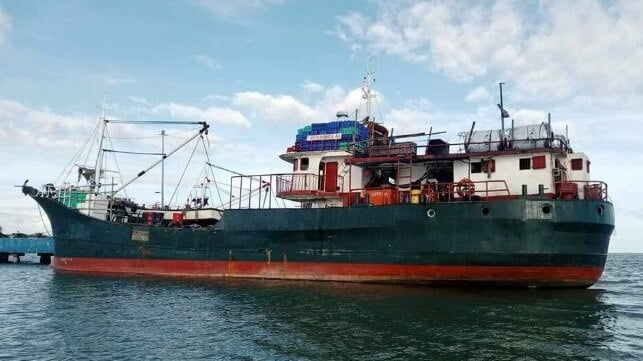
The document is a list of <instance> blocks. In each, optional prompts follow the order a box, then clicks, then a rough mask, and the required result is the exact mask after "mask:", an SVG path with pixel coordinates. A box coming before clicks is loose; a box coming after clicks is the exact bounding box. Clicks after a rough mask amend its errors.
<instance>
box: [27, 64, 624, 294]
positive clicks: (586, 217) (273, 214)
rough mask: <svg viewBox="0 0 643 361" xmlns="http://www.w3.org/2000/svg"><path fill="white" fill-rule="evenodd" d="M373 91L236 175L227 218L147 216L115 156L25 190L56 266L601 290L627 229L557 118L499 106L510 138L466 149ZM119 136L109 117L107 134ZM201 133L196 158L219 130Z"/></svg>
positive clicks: (190, 210) (474, 135)
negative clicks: (383, 111)
mask: <svg viewBox="0 0 643 361" xmlns="http://www.w3.org/2000/svg"><path fill="white" fill-rule="evenodd" d="M362 90H363V94H364V97H363V98H364V99H363V101H364V102H366V103H367V106H366V109H368V111H367V112H366V114H364V115H359V114H356V115H355V117H354V118H352V119H349V117H348V114H347V113H345V112H338V114H337V117H336V118H335V119H333V120H332V121H329V122H323V123H313V124H310V125H308V126H305V127H303V128H301V129H299V130H298V132H297V135H296V137H295V141H294V143H293V144H292V145H290V146H288V147H287V148H286V151H285V152H284V153H283V154H282V155H281V156H280V158H281V159H282V160H284V161H285V162H288V163H289V164H290V166H291V167H292V171H291V172H288V173H274V174H253V175H248V174H234V175H233V176H232V177H231V179H230V183H229V192H228V193H229V200H228V201H227V204H226V205H225V207H210V205H209V204H207V202H206V197H205V196H204V195H203V193H201V195H200V196H199V195H196V194H195V195H192V196H190V197H188V200H189V202H186V204H185V205H184V206H182V207H179V208H168V207H167V206H165V205H164V204H163V202H161V205H160V207H143V206H141V205H138V204H136V202H133V201H131V200H130V199H128V198H126V197H124V196H123V195H122V190H123V189H125V187H126V186H128V185H129V184H130V183H131V181H128V182H123V183H122V184H119V185H114V184H112V185H111V189H108V188H110V187H108V186H107V184H109V183H110V182H109V181H107V180H106V179H105V178H104V174H105V172H104V171H103V170H102V169H100V165H101V164H102V163H101V161H100V159H101V158H100V157H102V156H104V154H99V156H98V159H99V160H97V161H96V163H95V165H96V166H95V167H93V168H92V167H81V168H79V179H80V178H81V177H80V175H82V176H83V177H82V178H84V179H85V181H86V184H84V185H82V186H81V185H74V186H69V185H67V186H65V187H60V186H58V187H55V186H54V185H53V184H47V185H45V186H44V187H43V188H41V189H36V188H33V187H30V186H28V185H27V182H25V184H24V185H23V187H22V191H23V192H24V193H25V194H26V195H29V196H31V197H32V198H33V199H34V200H35V201H36V202H37V203H38V204H39V205H40V207H42V209H43V210H44V211H45V212H46V214H47V215H48V217H49V220H50V222H51V227H52V230H53V237H54V240H55V242H54V254H55V257H54V259H53V262H52V267H53V268H54V269H55V270H56V271H60V272H73V273H98V274H121V275H156V276H175V277H208V278H209V277H234V278H260V279H280V280H319V281H351V282H377V283H414V284H434V285H476V286H480V285H482V286H513V287H589V286H591V285H592V284H594V283H595V282H596V281H597V280H598V279H599V278H600V276H601V273H602V271H603V268H604V265H605V259H606V256H607V251H608V247H609V241H610V236H611V234H612V231H613V230H614V209H613V205H612V203H611V202H610V200H609V197H608V192H607V184H606V183H604V182H602V181H595V180H593V179H592V178H591V173H590V164H591V163H590V159H589V157H588V156H587V155H586V154H585V153H582V152H577V151H574V150H572V148H571V146H570V143H569V140H568V138H567V137H566V136H565V135H562V134H556V133H555V132H554V131H553V129H552V126H551V119H550V118H549V119H547V120H543V121H542V122H540V123H538V124H530V125H522V126H514V125H513V122H512V124H511V126H506V127H505V119H506V118H508V117H509V114H508V113H507V111H506V110H505V109H504V106H503V104H502V100H501V103H500V104H499V109H500V120H501V124H502V126H501V128H500V129H493V130H475V123H473V124H472V126H471V128H470V129H469V130H467V131H463V132H462V133H460V140H459V141H457V142H449V141H447V140H445V139H443V138H441V137H438V136H439V135H440V134H443V133H444V132H433V131H432V128H431V130H429V131H428V132H422V133H414V134H400V135H393V134H391V133H390V132H389V130H388V129H387V128H386V127H385V126H384V125H383V124H381V123H379V122H376V121H375V119H374V118H373V117H372V115H371V114H370V104H371V100H372V97H373V94H374V91H373V89H372V72H367V75H366V77H365V78H364V85H363V89H362ZM501 99H502V85H501ZM115 122H116V121H110V120H107V119H104V117H103V118H102V119H101V127H102V129H103V132H102V134H105V131H104V129H105V128H106V127H108V126H111V125H112V124H113V123H115ZM139 123H140V122H139ZM196 123H197V124H198V126H199V129H198V130H197V132H196V134H195V135H194V136H193V137H192V138H190V139H188V140H186V144H187V142H188V141H191V140H195V139H196V140H199V139H202V138H203V136H204V135H205V134H207V132H208V129H209V126H208V124H206V123H205V122H196ZM102 148H103V147H99V149H101V152H100V153H102ZM171 153H173V152H171ZM171 153H168V154H167V155H166V154H165V152H163V156H162V157H161V160H159V161H157V162H155V164H153V165H152V166H150V168H146V169H145V170H143V171H141V172H139V173H138V174H137V176H136V177H134V179H138V178H141V177H144V176H145V174H146V173H147V171H148V170H149V169H151V168H152V167H153V166H156V165H158V164H159V163H162V162H163V160H164V159H165V158H166V157H168V156H169V155H171ZM210 165H211V166H212V164H210ZM134 179H133V180H134ZM133 180H132V181H133ZM112 183H113V182H112ZM205 183H207V182H205ZM201 185H202V186H203V183H202V184H201ZM203 189H205V187H203ZM276 200H280V201H276ZM284 205H286V206H285V207H284ZM288 205H289V206H288Z"/></svg>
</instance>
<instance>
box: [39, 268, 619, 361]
mask: <svg viewBox="0 0 643 361" xmlns="http://www.w3.org/2000/svg"><path fill="white" fill-rule="evenodd" d="M49 295H50V305H51V306H50V307H51V312H52V313H56V314H58V317H56V318H55V319H53V322H54V323H55V325H54V326H55V327H56V328H57V329H61V330H65V332H64V334H65V336H64V341H65V342H64V351H61V352H64V353H66V354H76V355H88V354H94V353H96V352H97V354H98V355H104V356H107V355H110V354H111V356H115V354H114V345H115V344H116V345H118V352H117V353H116V355H120V357H123V358H128V357H130V356H136V355H138V356H142V357H160V358H168V357H167V356H176V357H182V358H189V359H198V358H209V357H215V358H223V359H226V358H230V359H238V358H244V357H245V358H250V359H316V360H328V359H346V360H356V359H362V360H377V359H436V360H478V359H480V360H484V359H494V360H502V359H507V360H515V359H524V360H531V359H536V360H547V359H552V360H553V359H556V360H560V359H574V360H579V359H615V358H618V356H619V355H622V356H627V352H625V353H623V354H619V352H620V351H619V350H615V349H614V348H613V346H614V345H615V339H614V328H615V327H616V324H618V323H619V322H620V321H619V317H618V315H617V312H616V310H615V308H614V306H613V304H610V303H609V302H605V301H606V291H604V290H601V289H589V290H535V291H527V290H518V291H516V290H485V289H474V290H462V289H453V288H427V287H415V286H413V287H411V286H399V285H364V284H349V283H315V282H279V281H265V280H264V281H255V280H215V281H199V280H195V281H186V280H166V279H148V278H129V279H122V278H110V277H88V276H72V275H55V276H54V277H53V278H52V280H51V288H50V294H49ZM78 338H82V339H84V338H91V339H95V342H89V343H85V344H83V345H77V344H76V342H74V341H75V340H77V339H78ZM616 342H618V340H616ZM626 351H627V350H626ZM615 356H616V357H615Z"/></svg>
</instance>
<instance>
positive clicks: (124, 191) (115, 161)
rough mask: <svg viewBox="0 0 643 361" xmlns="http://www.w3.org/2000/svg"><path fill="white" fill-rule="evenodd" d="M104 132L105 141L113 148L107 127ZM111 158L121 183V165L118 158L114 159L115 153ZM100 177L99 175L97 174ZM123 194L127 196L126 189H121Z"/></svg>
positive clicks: (122, 181)
mask: <svg viewBox="0 0 643 361" xmlns="http://www.w3.org/2000/svg"><path fill="white" fill-rule="evenodd" d="M105 134H107V141H108V142H109V146H110V147H112V148H114V143H113V142H112V137H111V136H110V135H109V131H108V130H107V128H106V129H105ZM112 158H114V164H116V170H117V171H118V178H119V179H120V181H121V183H125V181H124V180H123V173H122V172H121V167H120V166H119V164H118V159H116V154H114V153H112ZM99 178H100V175H99ZM123 194H124V195H125V198H129V197H128V196H127V189H123Z"/></svg>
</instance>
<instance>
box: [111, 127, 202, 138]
mask: <svg viewBox="0 0 643 361" xmlns="http://www.w3.org/2000/svg"><path fill="white" fill-rule="evenodd" d="M193 131H194V129H189V130H184V131H180V132H176V133H166V134H165V137H166V138H167V137H172V136H175V135H179V134H184V133H189V132H193ZM160 137H162V135H150V136H145V137H112V139H118V140H142V139H154V138H160Z"/></svg>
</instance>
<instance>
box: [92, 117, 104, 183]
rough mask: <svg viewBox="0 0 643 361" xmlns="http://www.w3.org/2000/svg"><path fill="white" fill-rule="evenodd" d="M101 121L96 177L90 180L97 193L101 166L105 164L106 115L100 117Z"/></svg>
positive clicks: (95, 169)
mask: <svg viewBox="0 0 643 361" xmlns="http://www.w3.org/2000/svg"><path fill="white" fill-rule="evenodd" d="M100 122H101V132H100V140H99V141H98V155H97V156H96V164H95V165H94V177H93V178H92V181H91V182H90V189H91V190H92V191H93V190H94V189H96V192H95V194H96V195H98V191H99V188H100V171H101V169H100V168H101V167H102V165H103V140H104V139H105V129H106V128H107V122H108V120H107V119H105V116H104V114H103V116H101V119H100Z"/></svg>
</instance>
